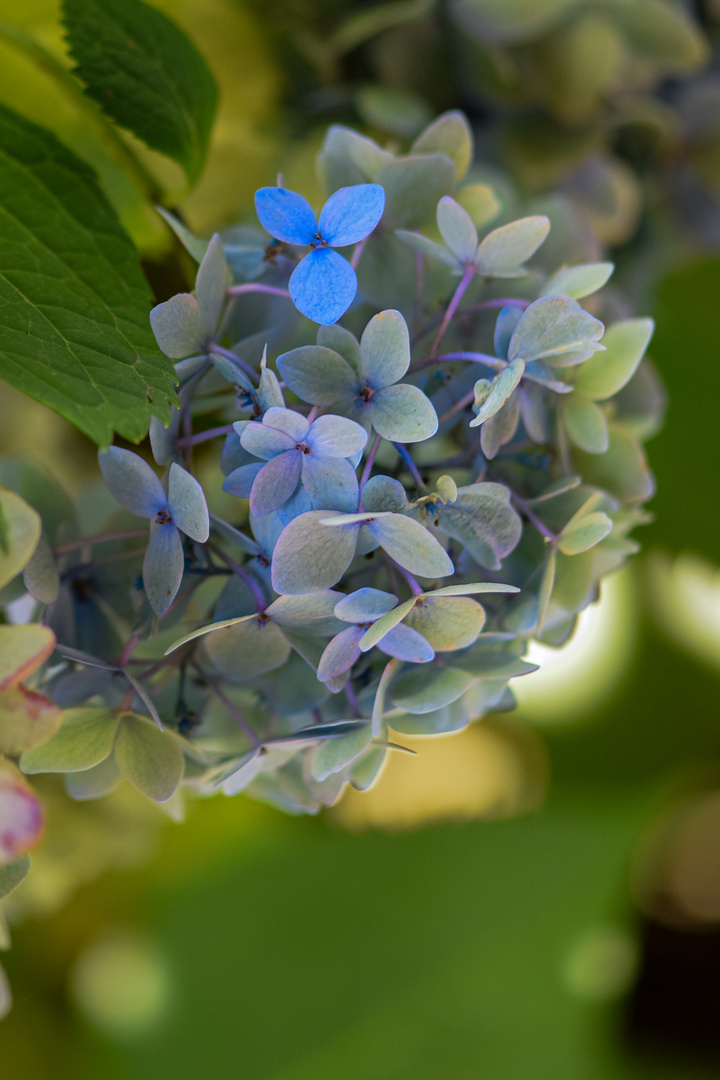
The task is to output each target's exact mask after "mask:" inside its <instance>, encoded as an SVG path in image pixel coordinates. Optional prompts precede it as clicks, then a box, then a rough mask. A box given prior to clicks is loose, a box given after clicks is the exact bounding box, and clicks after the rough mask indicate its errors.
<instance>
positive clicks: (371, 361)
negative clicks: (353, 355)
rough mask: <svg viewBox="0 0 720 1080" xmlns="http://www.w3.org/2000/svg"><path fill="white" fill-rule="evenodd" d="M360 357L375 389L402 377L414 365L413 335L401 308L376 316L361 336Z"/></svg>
mask: <svg viewBox="0 0 720 1080" xmlns="http://www.w3.org/2000/svg"><path fill="white" fill-rule="evenodd" d="M360 356H361V363H362V370H363V374H364V375H365V378H366V379H367V383H368V386H371V387H372V388H373V390H379V389H380V387H381V386H391V385H392V383H395V382H397V381H398V379H402V377H403V375H404V374H405V372H406V371H407V369H408V368H409V366H410V335H409V333H408V328H407V323H406V322H405V320H404V318H403V317H402V315H401V314H400V312H399V311H394V310H393V309H392V308H389V309H388V310H387V311H380V312H378V314H377V315H373V317H372V319H371V320H370V322H369V323H368V324H367V326H366V327H365V329H364V331H363V335H362V338H361V339H360Z"/></svg>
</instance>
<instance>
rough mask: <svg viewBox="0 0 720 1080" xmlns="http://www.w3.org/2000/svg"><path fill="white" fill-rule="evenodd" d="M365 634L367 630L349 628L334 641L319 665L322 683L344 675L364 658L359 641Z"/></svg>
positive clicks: (319, 675) (354, 627) (356, 627)
mask: <svg viewBox="0 0 720 1080" xmlns="http://www.w3.org/2000/svg"><path fill="white" fill-rule="evenodd" d="M364 633H365V630H364V629H362V628H361V627H359V626H349V627H348V628H347V630H341V631H340V633H339V634H337V635H336V636H335V637H334V638H333V639H332V641H331V642H330V643H329V645H328V646H327V648H326V649H325V652H324V653H323V654H322V656H321V657H320V663H319V664H318V669H317V676H318V679H320V681H321V682H325V681H326V680H327V679H334V678H337V676H338V675H342V674H343V672H345V671H348V670H349V669H350V668H351V667H352V666H353V664H354V663H355V661H356V660H357V659H359V657H360V656H362V653H361V652H360V649H359V647H358V641H359V640H360V638H361V637H362V636H363V634H364Z"/></svg>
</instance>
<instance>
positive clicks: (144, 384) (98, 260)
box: [0, 106, 177, 445]
mask: <svg viewBox="0 0 720 1080" xmlns="http://www.w3.org/2000/svg"><path fill="white" fill-rule="evenodd" d="M0 266H1V267H2V270H1V271H0V310H1V311H2V315H1V316H0V331H1V335H0V341H1V344H0V377H1V378H3V379H5V380H7V382H9V383H11V385H12V386H15V387H16V388H17V389H18V390H21V391H22V392H23V393H25V394H27V395H28V396H29V397H32V398H34V399H35V400H36V401H40V402H42V404H44V405H47V406H49V407H50V408H51V409H54V410H55V411H56V412H58V413H60V415H61V416H64V417H65V419H67V420H70V421H71V423H73V424H75V426H76V427H78V428H80V430H81V431H83V432H84V433H85V434H86V435H89V436H90V438H91V439H94V440H95V442H97V443H100V444H102V445H107V444H108V443H109V442H110V441H111V439H112V435H113V431H114V430H115V431H117V432H119V433H120V434H121V435H123V436H125V438H127V439H131V440H135V441H137V440H139V439H141V438H142V437H143V436H144V435H146V434H147V429H148V423H149V418H150V414H151V413H152V414H154V415H156V416H158V417H159V418H160V419H161V420H163V421H164V422H167V420H168V418H169V406H170V404H171V403H176V402H177V398H176V396H175V391H174V383H175V372H174V369H173V366H172V364H171V363H170V361H169V360H168V359H166V357H164V356H162V354H161V353H160V352H159V351H158V349H157V346H156V344H155V340H154V338H153V336H152V333H151V331H150V325H149V322H148V312H149V310H150V307H151V304H152V295H151V292H150V288H149V286H148V284H147V282H146V281H145V279H144V277H143V275H142V273H141V270H140V267H139V265H138V261H137V253H136V251H135V248H134V247H133V244H132V241H131V240H130V238H129V236H128V235H127V233H126V232H125V230H124V229H123V227H122V226H121V224H120V222H119V221H118V219H117V216H116V214H115V211H114V210H113V208H112V207H111V206H110V204H109V203H108V201H107V199H106V198H105V196H104V195H103V193H102V191H101V190H100V188H99V186H98V184H97V180H96V178H95V174H94V173H93V172H92V170H91V169H89V168H88V166H87V165H85V164H84V163H83V162H82V161H80V159H79V158H77V157H75V155H74V154H72V153H71V152H70V151H69V150H66V149H65V147H64V146H62V145H61V144H60V143H59V142H58V141H57V139H56V138H55V136H54V135H51V134H50V132H48V131H45V130H44V129H43V128H40V127H37V126H36V125H35V124H31V123H30V122H29V121H27V120H25V119H23V118H22V117H20V116H18V115H17V114H16V113H13V112H12V111H11V110H9V109H7V108H5V107H4V106H0Z"/></svg>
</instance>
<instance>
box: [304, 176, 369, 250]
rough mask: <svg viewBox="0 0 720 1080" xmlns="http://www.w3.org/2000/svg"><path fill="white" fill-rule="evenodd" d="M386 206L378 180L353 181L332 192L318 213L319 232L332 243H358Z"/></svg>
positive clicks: (340, 245) (334, 245) (342, 244)
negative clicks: (349, 184)
mask: <svg viewBox="0 0 720 1080" xmlns="http://www.w3.org/2000/svg"><path fill="white" fill-rule="evenodd" d="M384 209H385V192H384V191H383V189H382V188H381V187H380V185H379V184H355V185H354V186H353V187H345V188H340V190H339V191H336V192H335V194H334V195H331V196H330V198H329V199H328V201H327V202H326V203H325V205H324V207H323V209H322V213H321V214H320V221H319V223H318V224H319V226H320V232H321V233H322V236H323V239H324V240H325V242H326V243H328V244H330V245H331V247H345V245H346V244H357V243H358V241H359V240H364V239H365V237H366V236H368V235H369V234H370V233H371V232H372V231H373V229H374V228H375V226H376V225H377V223H378V221H379V220H380V218H381V217H382V216H383V210H384Z"/></svg>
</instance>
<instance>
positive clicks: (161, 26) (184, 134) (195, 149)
mask: <svg viewBox="0 0 720 1080" xmlns="http://www.w3.org/2000/svg"><path fill="white" fill-rule="evenodd" d="M63 21H64V23H65V27H66V29H67V36H68V43H69V46H70V55H71V56H72V58H73V59H74V60H75V61H76V62H77V67H76V68H75V74H76V75H77V76H78V78H79V79H81V80H82V82H84V83H85V86H86V88H87V93H88V94H89V96H90V97H92V98H94V100H95V101H97V103H98V104H99V105H100V107H101V108H102V109H103V110H104V111H105V112H106V113H107V114H108V116H110V117H112V119H113V120H114V121H115V122H116V123H118V124H120V126H121V127H124V128H127V129H128V130H129V131H131V132H132V133H133V135H137V137H138V138H139V139H142V140H143V142H145V143H147V145H148V146H150V147H151V148H152V149H153V150H159V151H160V152H161V153H163V154H167V156H168V157H170V158H172V159H173V160H174V161H177V163H178V164H179V165H181V166H182V168H183V169H184V170H185V173H186V175H187V177H188V180H190V182H191V183H192V182H193V181H195V180H197V178H198V176H199V175H200V172H201V171H202V167H203V164H204V162H205V155H206V152H207V147H208V142H209V139H210V132H211V130H212V125H213V120H214V119H215V110H216V107H217V85H216V83H215V80H214V78H213V77H212V75H211V73H210V71H209V70H208V67H207V64H206V63H205V61H204V60H203V58H202V56H201V55H200V54H199V53H198V51H197V49H196V48H195V46H194V45H193V44H192V42H190V41H189V40H188V38H187V37H186V36H185V34H183V32H182V31H181V30H179V29H178V27H177V26H176V25H175V24H174V23H173V22H171V21H170V19H168V18H167V16H166V15H163V14H162V13H161V12H159V11H156V10H155V9H154V8H152V7H149V6H148V5H147V4H143V3H141V2H140V0H64V2H63Z"/></svg>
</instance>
